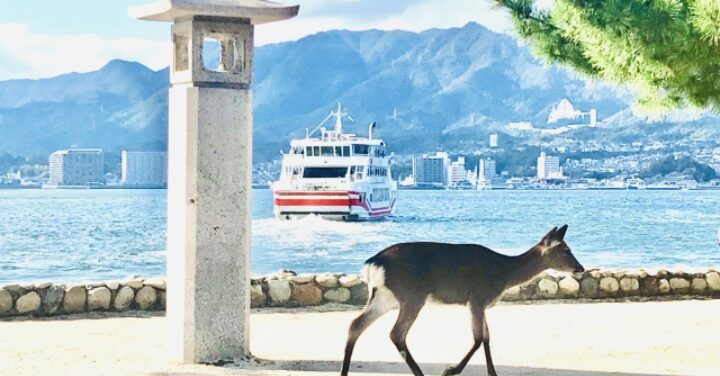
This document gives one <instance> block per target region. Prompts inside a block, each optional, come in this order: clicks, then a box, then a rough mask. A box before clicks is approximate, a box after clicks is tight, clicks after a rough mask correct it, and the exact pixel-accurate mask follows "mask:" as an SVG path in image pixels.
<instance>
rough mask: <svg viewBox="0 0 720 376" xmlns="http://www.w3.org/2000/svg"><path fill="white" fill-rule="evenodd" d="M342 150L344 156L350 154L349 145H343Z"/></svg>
mask: <svg viewBox="0 0 720 376" xmlns="http://www.w3.org/2000/svg"><path fill="white" fill-rule="evenodd" d="M342 150H343V154H342V155H343V156H346V157H349V156H350V147H349V146H343V147H342Z"/></svg>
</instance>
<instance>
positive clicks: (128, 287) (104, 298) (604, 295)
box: [0, 269, 720, 318]
mask: <svg viewBox="0 0 720 376" xmlns="http://www.w3.org/2000/svg"><path fill="white" fill-rule="evenodd" d="M166 288H167V284H166V280H165V278H164V277H162V276H160V277H151V278H142V277H133V278H128V279H125V280H119V281H101V282H89V283H87V282H86V283H66V284H60V285H55V284H53V283H51V282H40V283H35V284H17V283H16V284H7V285H4V286H2V287H0V318H2V317H17V316H20V317H41V316H64V315H69V314H76V313H84V312H94V311H96V312H125V311H132V310H141V311H163V310H165V307H166V299H167V294H166ZM249 295H250V301H251V307H252V308H264V307H269V308H288V309H304V308H307V307H323V306H325V307H328V308H332V307H334V306H336V305H338V304H347V305H353V306H362V305H364V304H365V302H366V301H367V299H368V288H367V284H366V283H365V282H364V281H362V280H361V279H360V277H359V276H358V275H355V274H342V273H320V274H311V273H300V274H298V273H295V272H293V271H288V270H282V271H278V272H275V273H270V274H267V275H264V276H255V277H253V278H251V279H250V285H249ZM708 299H710V300H712V299H720V272H718V271H717V270H716V269H705V270H703V271H699V272H698V271H694V272H689V271H683V270H673V271H671V270H665V269H660V270H657V271H652V270H650V271H648V270H642V269H640V270H599V269H591V270H588V271H585V272H582V273H574V274H569V273H561V272H555V271H552V270H549V271H545V272H543V273H541V274H540V275H538V276H537V277H535V278H534V279H532V280H530V281H528V282H526V283H523V284H521V285H517V286H513V287H510V288H508V289H507V290H506V291H505V292H504V293H503V295H502V297H501V298H500V300H501V301H503V302H510V303H535V302H555V301H566V302H573V303H588V302H595V301H605V302H607V301H619V302H628V301H643V302H644V301H666V300H708Z"/></svg>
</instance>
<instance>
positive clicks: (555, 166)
mask: <svg viewBox="0 0 720 376" xmlns="http://www.w3.org/2000/svg"><path fill="white" fill-rule="evenodd" d="M537 178H538V179H563V178H564V176H563V170H562V168H561V167H560V157H553V156H550V155H547V154H545V152H544V151H543V152H540V156H539V157H538V159H537Z"/></svg>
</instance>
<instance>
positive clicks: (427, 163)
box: [412, 152, 450, 187]
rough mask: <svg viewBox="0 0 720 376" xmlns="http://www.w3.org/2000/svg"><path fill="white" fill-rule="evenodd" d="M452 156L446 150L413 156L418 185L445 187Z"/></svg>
mask: <svg viewBox="0 0 720 376" xmlns="http://www.w3.org/2000/svg"><path fill="white" fill-rule="evenodd" d="M449 165H450V158H449V157H448V154H447V153H445V152H437V153H435V155H429V154H423V155H421V156H413V163H412V171H413V178H414V179H415V186H416V187H444V186H446V185H447V181H448V166H449Z"/></svg>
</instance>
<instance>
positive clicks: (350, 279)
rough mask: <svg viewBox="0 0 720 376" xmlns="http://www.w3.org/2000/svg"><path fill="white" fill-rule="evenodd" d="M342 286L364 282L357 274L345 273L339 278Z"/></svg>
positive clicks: (351, 285)
mask: <svg viewBox="0 0 720 376" xmlns="http://www.w3.org/2000/svg"><path fill="white" fill-rule="evenodd" d="M338 282H340V285H341V286H342V287H353V286H356V285H359V284H361V283H362V281H361V280H360V278H359V277H358V276H357V275H344V276H342V277H340V278H339V279H338Z"/></svg>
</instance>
